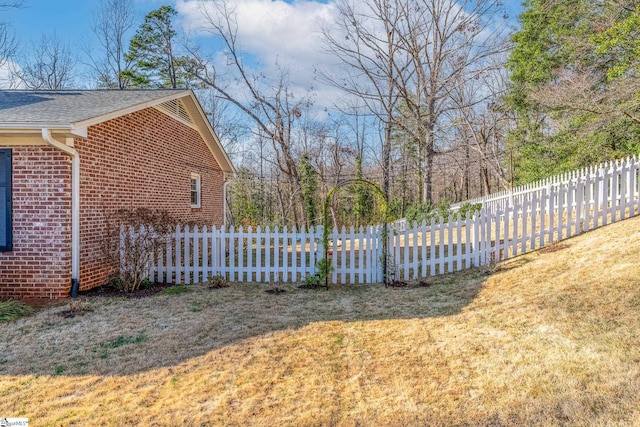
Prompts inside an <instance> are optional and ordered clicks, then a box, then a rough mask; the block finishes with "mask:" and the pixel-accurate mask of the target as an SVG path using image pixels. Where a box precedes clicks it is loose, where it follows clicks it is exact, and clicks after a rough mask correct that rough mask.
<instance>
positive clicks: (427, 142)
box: [324, 0, 507, 202]
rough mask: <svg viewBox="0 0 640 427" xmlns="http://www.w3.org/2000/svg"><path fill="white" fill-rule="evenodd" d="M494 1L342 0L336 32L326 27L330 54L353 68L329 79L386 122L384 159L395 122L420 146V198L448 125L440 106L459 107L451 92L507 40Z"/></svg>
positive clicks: (426, 196)
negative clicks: (362, 0)
mask: <svg viewBox="0 0 640 427" xmlns="http://www.w3.org/2000/svg"><path fill="white" fill-rule="evenodd" d="M499 6H500V3H499V2H498V1H497V0H464V1H455V0H373V1H369V2H366V4H357V3H355V2H349V1H348V0H344V1H343V2H341V3H340V4H339V6H338V10H339V15H340V16H339V18H338V22H337V23H336V27H337V31H336V30H335V29H326V30H325V31H324V35H325V38H326V39H327V42H328V45H329V46H330V53H332V54H333V55H335V56H336V57H337V58H338V59H339V60H340V61H341V62H342V63H343V64H344V65H346V68H347V69H349V70H350V72H348V73H347V76H346V77H342V78H336V77H333V76H331V75H329V76H328V78H327V80H328V81H329V82H331V83H333V84H334V85H335V86H336V87H341V88H342V89H344V90H345V91H347V93H349V94H351V95H353V96H356V97H359V98H361V99H363V100H365V101H366V102H367V105H368V106H370V109H371V111H372V112H377V114H378V117H379V119H380V120H381V121H382V122H383V123H385V131H384V132H385V135H384V137H383V139H384V141H385V143H384V144H383V159H385V160H386V161H383V164H384V163H387V164H388V159H389V157H388V156H387V155H386V154H385V153H384V152H385V147H390V141H391V135H392V132H393V129H396V130H397V131H400V132H402V133H404V134H406V135H407V138H405V140H406V141H407V142H408V143H411V144H415V145H416V146H417V149H418V161H419V163H418V165H417V167H416V168H415V170H416V172H417V173H418V175H419V179H418V182H419V184H418V185H419V186H420V191H421V193H422V198H423V200H424V201H427V202H431V201H432V199H433V194H432V193H433V190H432V180H433V177H432V174H433V159H434V156H435V155H436V154H437V152H438V144H437V143H436V142H437V141H436V139H437V134H438V131H439V129H441V130H443V131H445V132H446V127H447V124H446V123H443V120H444V118H445V117H446V116H445V113H446V112H447V111H448V110H450V109H455V108H458V107H457V106H456V105H454V104H453V103H452V102H451V99H450V98H451V93H452V91H453V90H455V88H456V87H457V86H458V85H464V84H466V83H467V82H469V81H471V80H472V79H475V78H477V77H478V76H480V75H482V73H483V72H485V71H486V70H487V67H489V63H488V62H487V59H489V58H490V57H492V56H493V55H494V54H496V53H498V52H501V51H503V50H505V49H506V47H507V45H506V44H505V43H501V42H502V40H504V38H503V37H501V35H502V33H503V32H504V29H505V27H504V26H503V25H500V23H499V22H498V23H496V21H495V20H492V18H493V17H495V16H496V15H497V14H498V12H499V10H500V9H499ZM385 175H386V176H387V177H388V171H385ZM387 179H388V178H387Z"/></svg>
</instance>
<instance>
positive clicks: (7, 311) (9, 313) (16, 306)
mask: <svg viewBox="0 0 640 427" xmlns="http://www.w3.org/2000/svg"><path fill="white" fill-rule="evenodd" d="M31 313H33V308H31V307H29V306H28V305H26V304H23V303H21V302H18V301H11V300H10V301H0V322H11V321H13V320H17V319H19V318H21V317H24V316H28V315H30V314H31Z"/></svg>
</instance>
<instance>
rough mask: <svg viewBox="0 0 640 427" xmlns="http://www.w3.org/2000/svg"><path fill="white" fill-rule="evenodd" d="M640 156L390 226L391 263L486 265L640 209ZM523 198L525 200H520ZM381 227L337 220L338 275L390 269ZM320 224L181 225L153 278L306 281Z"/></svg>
mask: <svg viewBox="0 0 640 427" xmlns="http://www.w3.org/2000/svg"><path fill="white" fill-rule="evenodd" d="M639 183H640V163H639V162H638V161H637V160H636V158H630V159H627V160H625V161H623V162H614V163H612V164H610V165H608V166H607V167H606V168H605V167H599V168H597V169H594V170H591V171H590V172H589V173H588V174H584V175H581V176H576V177H572V178H569V179H568V180H567V181H566V182H561V183H555V184H553V185H550V186H547V187H545V188H534V189H532V190H531V191H529V192H523V193H522V194H519V195H518V197H517V199H516V198H514V203H513V204H508V203H507V204H505V205H504V206H502V205H497V207H496V208H495V209H492V208H491V207H485V208H484V209H482V211H481V212H479V213H476V214H475V216H473V217H471V218H470V217H467V218H453V217H450V218H449V219H448V221H447V222H444V221H441V222H434V221H432V222H431V223H430V224H424V223H423V224H421V225H418V224H414V225H413V226H412V227H411V228H408V229H404V230H398V229H394V228H393V227H389V230H388V252H387V262H388V266H389V269H390V272H391V273H393V274H394V275H395V278H396V279H402V280H415V279H419V278H422V277H427V276H433V275H439V274H445V273H449V272H453V271H458V270H462V269H466V268H470V267H472V266H481V265H486V264H488V263H491V262H494V261H500V260H504V259H507V258H510V257H513V256H516V255H520V254H523V253H525V252H529V251H532V250H535V249H538V248H541V247H544V246H545V245H548V244H550V243H554V242H557V241H560V240H563V239H566V238H568V237H572V236H575V235H577V234H580V233H582V232H584V231H588V230H591V229H594V228H597V227H600V226H602V225H606V224H608V223H610V222H615V221H618V220H621V219H625V218H627V217H631V216H634V215H637V214H638V212H639V210H640V185H639ZM516 201H517V203H516ZM382 235H383V233H382V227H368V228H366V229H365V228H362V227H361V228H359V229H357V230H356V229H354V228H350V229H345V228H342V229H340V230H338V229H335V228H334V229H333V231H332V232H331V233H330V235H329V247H328V248H327V254H328V256H329V257H330V258H331V263H332V266H333V271H332V273H331V281H332V282H333V283H375V282H380V281H382V280H383V277H382V262H381V261H382V259H383V253H382ZM324 254H325V250H324V248H323V246H322V227H317V228H313V229H309V230H304V229H303V230H293V229H288V228H286V227H285V228H283V229H279V228H274V229H270V228H268V227H267V228H265V229H262V228H260V227H258V228H256V229H255V230H254V229H252V228H248V229H242V228H240V229H238V230H235V229H233V228H232V229H230V230H224V229H217V228H215V227H214V228H210V229H209V228H207V227H204V228H202V229H197V228H184V229H183V228H177V229H176V232H175V233H174V234H173V235H172V236H171V238H170V239H169V241H168V243H167V245H166V247H165V248H163V249H162V250H161V251H159V253H157V254H156V256H155V259H156V262H155V263H154V265H153V266H151V277H150V279H151V280H157V281H161V282H170V283H192V282H200V281H204V280H206V279H207V277H208V276H209V275H223V276H225V277H226V278H227V279H229V280H231V281H243V282H280V281H281V282H299V281H301V280H303V279H304V277H306V276H307V275H313V274H314V273H315V272H316V267H315V266H316V263H317V261H319V260H320V259H322V258H323V257H324Z"/></svg>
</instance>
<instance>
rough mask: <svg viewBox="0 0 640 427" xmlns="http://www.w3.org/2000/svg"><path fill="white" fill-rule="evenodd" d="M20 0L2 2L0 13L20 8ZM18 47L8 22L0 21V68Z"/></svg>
mask: <svg viewBox="0 0 640 427" xmlns="http://www.w3.org/2000/svg"><path fill="white" fill-rule="evenodd" d="M22 4H23V1H22V0H15V1H9V2H6V1H3V2H0V12H2V11H3V10H6V9H9V8H19V7H22ZM17 47H18V43H17V41H16V38H15V34H14V33H13V31H12V30H11V26H10V24H9V23H8V22H4V21H0V67H3V66H4V65H6V64H7V61H9V59H11V57H13V55H14V54H15V52H16V49H17Z"/></svg>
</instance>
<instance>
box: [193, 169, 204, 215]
mask: <svg viewBox="0 0 640 427" xmlns="http://www.w3.org/2000/svg"><path fill="white" fill-rule="evenodd" d="M201 196H202V186H201V179H200V175H198V174H197V173H192V174H191V207H192V208H199V207H200V201H201Z"/></svg>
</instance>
